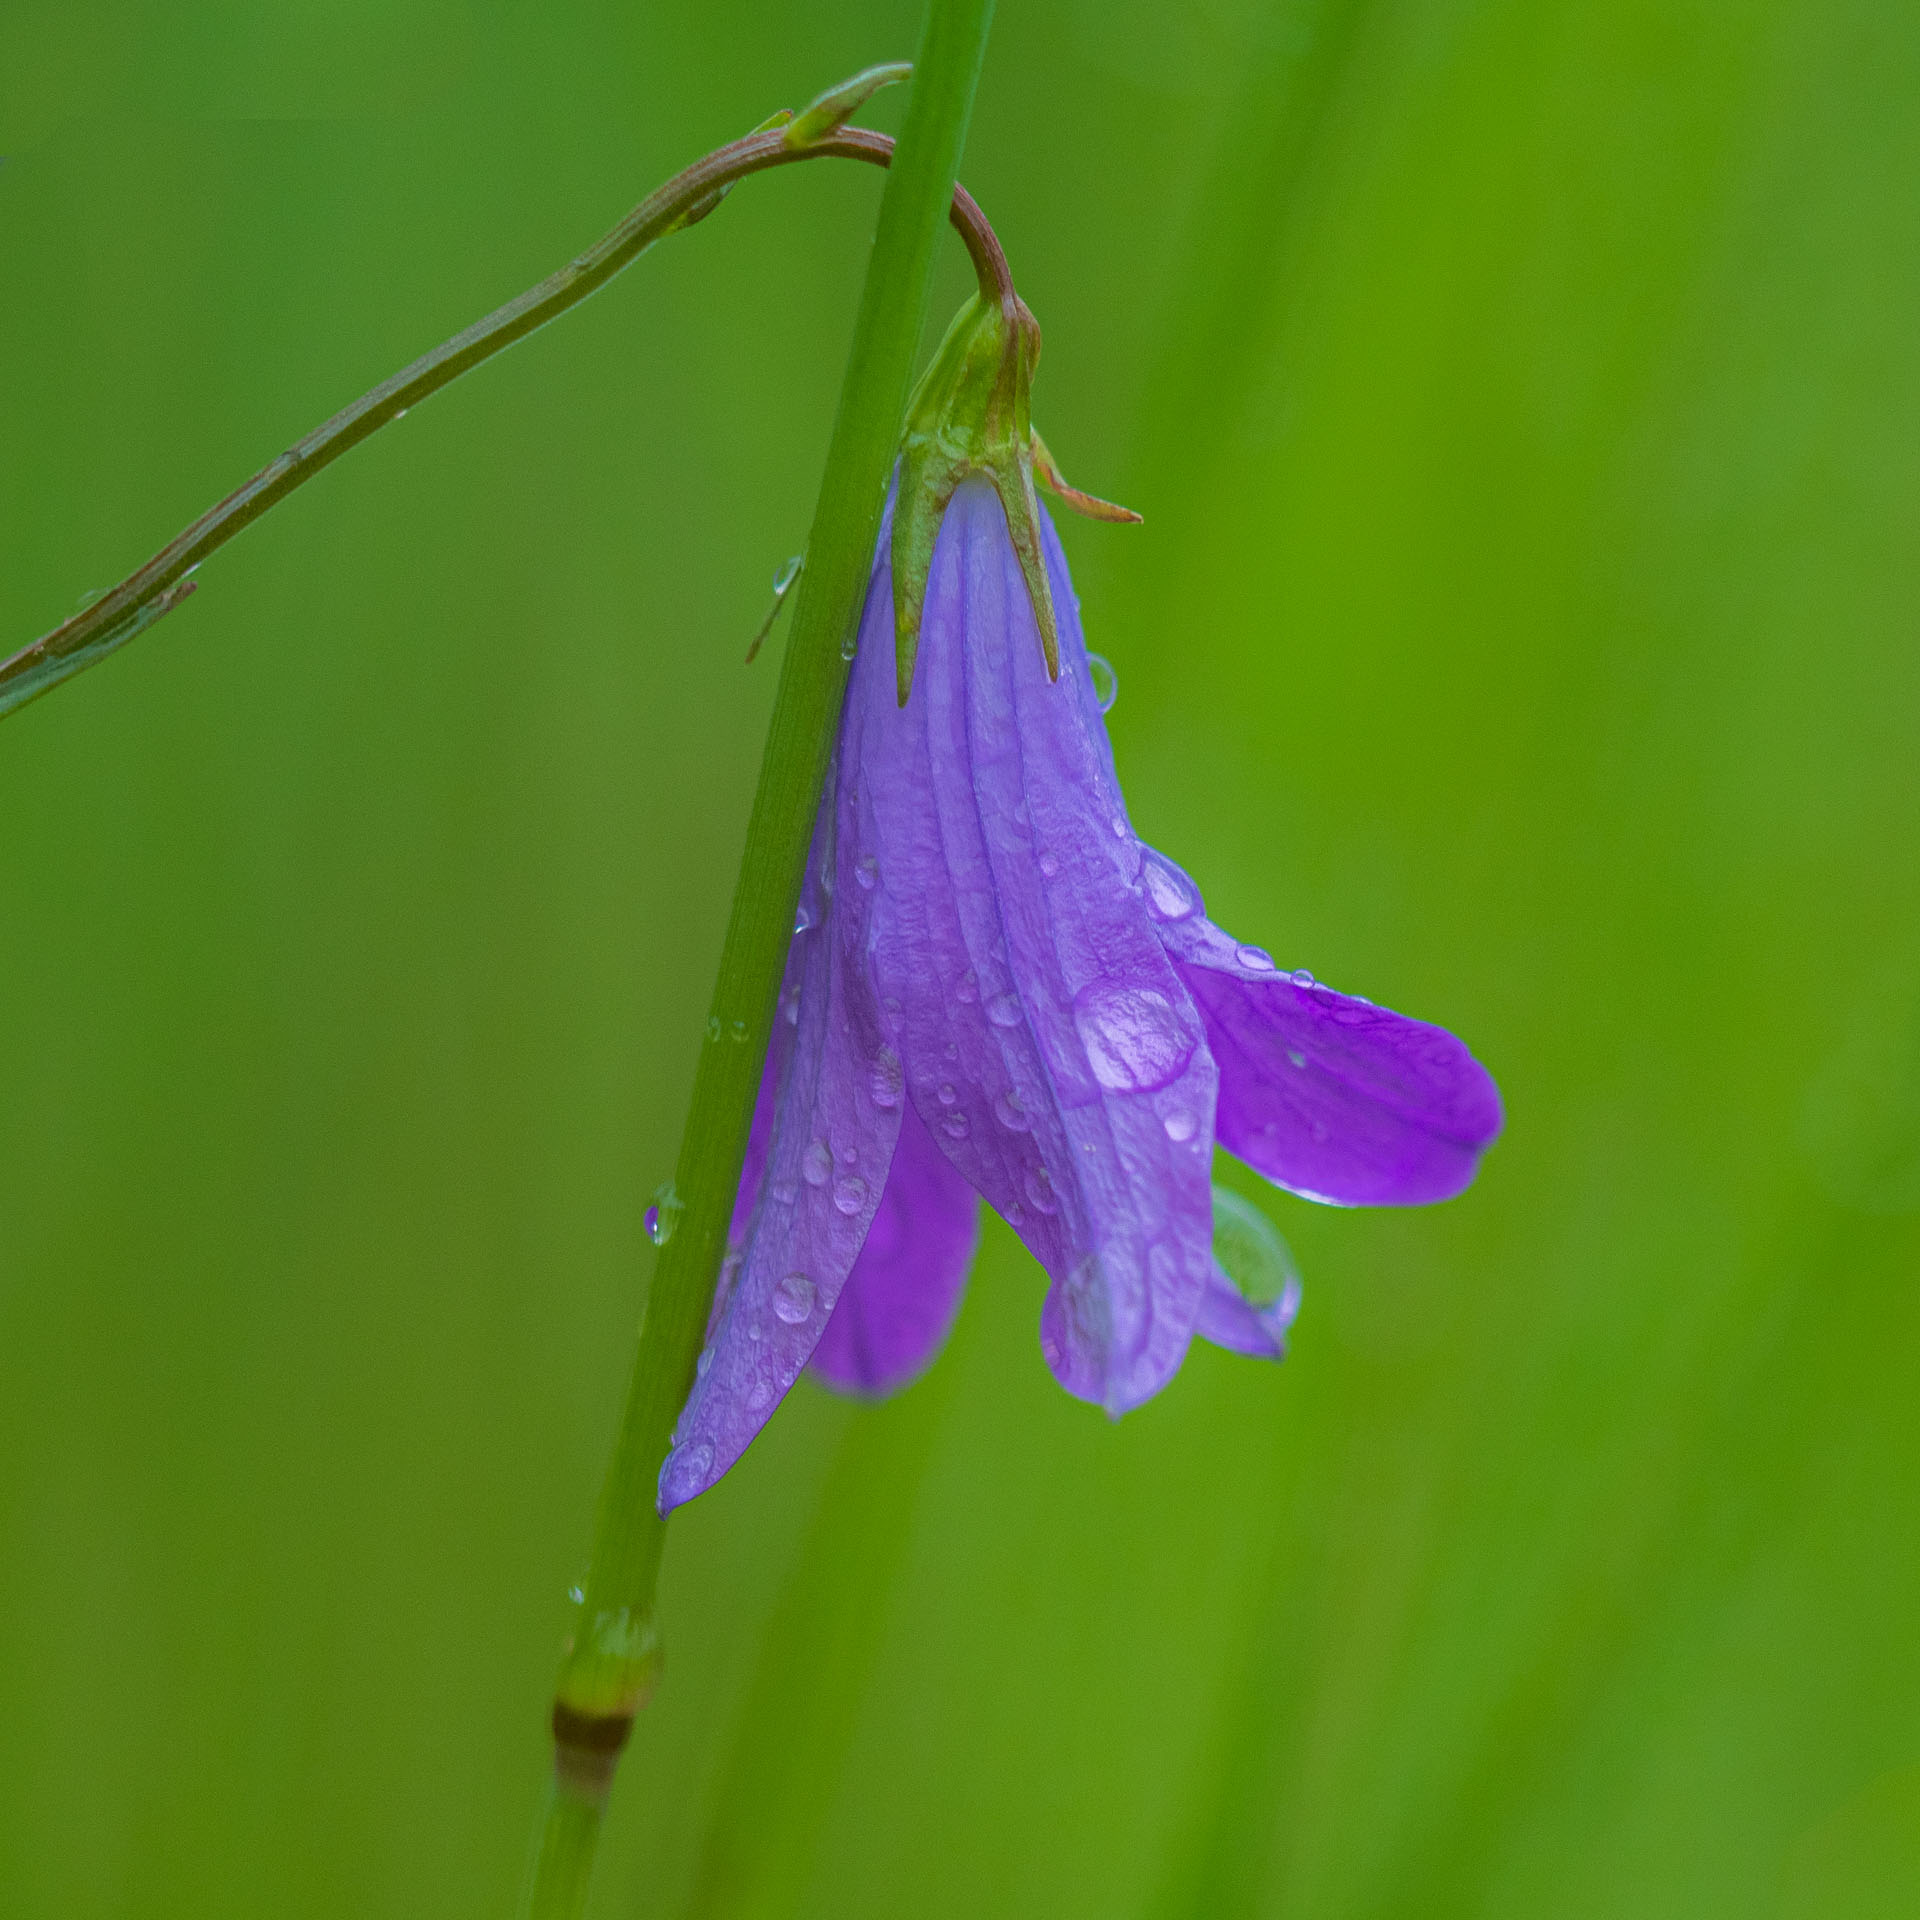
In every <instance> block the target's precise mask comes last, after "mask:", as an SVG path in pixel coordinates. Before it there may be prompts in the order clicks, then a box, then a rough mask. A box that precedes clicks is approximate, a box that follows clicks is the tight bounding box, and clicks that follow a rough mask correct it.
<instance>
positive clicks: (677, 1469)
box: [666, 1440, 713, 1500]
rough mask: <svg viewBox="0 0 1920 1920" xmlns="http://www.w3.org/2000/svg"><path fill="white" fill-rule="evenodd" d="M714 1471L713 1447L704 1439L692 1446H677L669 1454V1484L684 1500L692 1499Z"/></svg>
mask: <svg viewBox="0 0 1920 1920" xmlns="http://www.w3.org/2000/svg"><path fill="white" fill-rule="evenodd" d="M712 1471H713V1449H712V1448H711V1447H710V1446H708V1445H707V1443H706V1442H705V1441H704V1440H696V1441H694V1442H693V1444H692V1445H691V1446H686V1447H675V1448H674V1450H673V1451H672V1452H671V1453H670V1454H668V1455H667V1473H666V1479H667V1485H668V1487H669V1488H670V1489H671V1491H672V1492H673V1493H674V1494H675V1495H676V1496H677V1497H678V1498H680V1499H682V1500H691V1499H692V1498H693V1496H694V1495H695V1494H696V1493H698V1492H700V1491H701V1490H702V1488H704V1487H705V1485H706V1482H707V1475H708V1474H710V1473H711V1472H712Z"/></svg>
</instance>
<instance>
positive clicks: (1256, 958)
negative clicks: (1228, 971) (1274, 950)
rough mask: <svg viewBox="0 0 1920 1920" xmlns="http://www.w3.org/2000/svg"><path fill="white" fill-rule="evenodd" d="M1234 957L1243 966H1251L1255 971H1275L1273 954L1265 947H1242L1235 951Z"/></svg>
mask: <svg viewBox="0 0 1920 1920" xmlns="http://www.w3.org/2000/svg"><path fill="white" fill-rule="evenodd" d="M1234 958H1235V959H1236V960H1238V961H1239V962H1240V964H1241V965H1242V966H1243V967H1247V968H1250V969H1251V970H1252V971H1253V972H1255V973H1271V972H1272V971H1273V955H1272V954H1270V953H1269V952H1268V951H1267V950H1266V948H1265V947H1254V946H1245V947H1241V948H1240V949H1239V950H1238V952H1236V953H1235V955H1234Z"/></svg>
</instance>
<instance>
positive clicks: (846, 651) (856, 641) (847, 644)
mask: <svg viewBox="0 0 1920 1920" xmlns="http://www.w3.org/2000/svg"><path fill="white" fill-rule="evenodd" d="M859 651H860V632H859V629H858V628H857V627H849V628H848V629H847V635H846V638H845V639H844V640H842V641H841V642H840V658H841V659H842V660H851V659H852V658H853V656H854V655H855V654H856V653H858V652H859Z"/></svg>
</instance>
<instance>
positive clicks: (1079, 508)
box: [892, 289, 1140, 707]
mask: <svg viewBox="0 0 1920 1920" xmlns="http://www.w3.org/2000/svg"><path fill="white" fill-rule="evenodd" d="M1039 364H1040V325H1039V322H1038V321H1036V320H1035V319H1034V317H1033V314H1032V312H1031V311H1030V310H1029V309H1028V307H1027V304H1026V302H1025V301H1024V300H1022V299H1021V298H1020V297H1019V295H1018V294H1016V293H1013V292H1012V291H1011V290H1010V289H1009V290H1008V291H1006V292H1004V293H999V294H995V293H989V292H987V291H985V290H983V291H981V292H980V293H976V294H975V295H974V296H973V298H972V299H970V300H969V301H968V302H967V304H966V305H965V306H964V307H962V308H961V309H960V311H959V313H958V314H957V315H956V316H955V317H954V321H953V324H952V326H950V327H949V328H948V329H947V333H946V338H945V339H944V340H942V341H941V343H940V347H939V351H938V352H936V353H935V354H934V356H933V361H932V364H931V365H930V366H929V367H928V368H927V371H926V372H925V374H923V375H922V376H921V380H920V384H919V386H918V387H917V388H916V389H915V390H914V395H913V398H912V400H911V401H910V402H909V403H908V406H907V422H906V431H905V433H904V434H903V436H902V438H901V443H900V488H899V495H898V498H897V500H896V502H895V505H894V512H893V553H892V560H893V634H894V667H895V675H896V684H897V691H898V695H899V700H900V704H901V705H902V706H903V707H904V706H905V705H906V704H907V696H908V695H909V694H910V693H911V692H912V690H913V666H914V660H915V657H916V656H917V654H918V653H919V649H920V616H921V611H922V609H923V607H924V605H925V603H926V596H927V578H928V575H929V574H930V573H931V572H932V570H933V549H934V543H935V541H936V540H937V539H938V538H939V534H940V522H941V520H942V519H943V518H944V517H945V514H946V511H947V503H948V502H949V501H950V500H951V499H952V498H953V496H954V493H955V491H956V489H957V488H958V487H959V485H960V483H961V481H963V480H965V479H967V478H968V477H969V476H970V475H973V474H979V475H980V476H981V477H982V478H983V479H985V480H987V481H988V482H989V483H990V484H991V485H992V487H993V490H994V492H995V493H997V494H998V495H999V496H1000V505H1001V508H1002V510H1003V511H1004V512H1005V514H1006V516H1007V531H1008V534H1009V535H1010V536H1011V538H1012V541H1013V550H1014V552H1015V554H1016V555H1018V557H1019V561H1020V572H1021V576H1022V578H1023V579H1024V580H1025V581H1026V586H1027V594H1028V597H1029V598H1030V599H1031V601H1032V603H1033V618H1034V625H1035V626H1036V627H1037V628H1038V629H1039V633H1040V649H1041V652H1042V653H1043V654H1044V655H1045V656H1046V662H1047V677H1048V679H1050V680H1057V679H1059V677H1060V639H1059V628H1058V625H1057V623H1056V621H1055V619H1054V610H1053V593H1052V590H1051V588H1050V587H1049V585H1048V582H1047V564H1046V557H1045V554H1044V552H1043V550H1042V547H1041V542H1040V506H1039V501H1038V499H1037V498H1036V496H1035V494H1034V482H1035V481H1036V480H1037V481H1038V482H1039V483H1040V485H1042V486H1043V487H1045V488H1046V489H1047V490H1048V491H1049V492H1050V493H1052V494H1055V495H1056V496H1057V497H1058V498H1059V499H1060V500H1061V501H1063V502H1064V503H1065V504H1066V505H1067V506H1069V507H1072V508H1073V509H1074V511H1075V512H1077V513H1084V514H1088V515H1090V516H1091V517H1092V518H1094V519H1096V520H1115V521H1138V520H1139V518H1140V516H1139V515H1138V514H1137V513H1135V512H1133V511H1132V510H1131V509H1130V508H1127V507H1118V506H1115V505H1113V504H1112V503H1111V502H1110V501H1106V500H1098V499H1095V498H1094V496H1093V495H1092V494H1088V493H1082V492H1080V491H1079V490H1078V489H1077V488H1074V487H1070V486H1068V485H1067V483H1066V482H1065V481H1064V480H1063V479H1062V478H1061V477H1060V470H1059V467H1058V466H1057V465H1056V464H1055V461H1054V458H1053V455H1052V454H1051V453H1050V452H1049V451H1048V450H1047V446H1046V442H1045V441H1043V440H1042V439H1041V438H1040V436H1039V435H1038V434H1037V433H1036V432H1035V431H1034V430H1033V409H1032V395H1033V374H1034V369H1035V368H1036V367H1037V366H1038V365H1039Z"/></svg>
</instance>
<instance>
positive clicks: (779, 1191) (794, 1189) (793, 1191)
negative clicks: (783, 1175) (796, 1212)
mask: <svg viewBox="0 0 1920 1920" xmlns="http://www.w3.org/2000/svg"><path fill="white" fill-rule="evenodd" d="M767 1191H768V1192H769V1193H770V1194H772V1195H773V1197H774V1198H775V1199H776V1200H777V1201H779V1203H780V1204H781V1205H782V1206H783V1207H790V1206H792V1205H793V1203H794V1202H795V1201H796V1200H798V1199H799V1198H800V1182H799V1181H798V1180H776V1181H775V1182H774V1183H773V1185H772V1186H770V1187H769V1188H768V1189H767Z"/></svg>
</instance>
